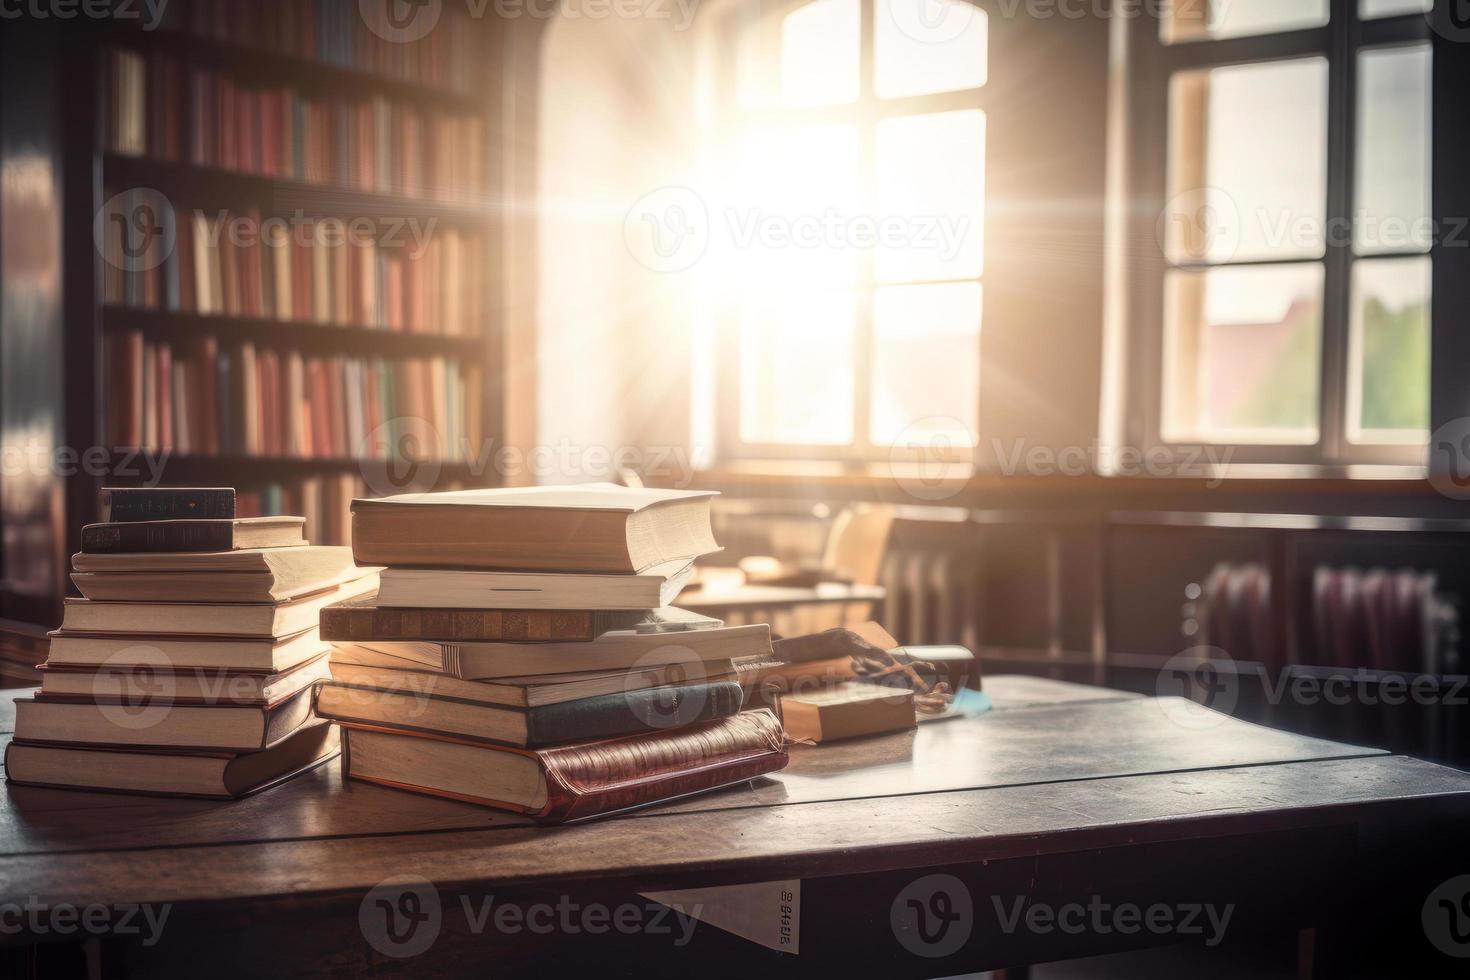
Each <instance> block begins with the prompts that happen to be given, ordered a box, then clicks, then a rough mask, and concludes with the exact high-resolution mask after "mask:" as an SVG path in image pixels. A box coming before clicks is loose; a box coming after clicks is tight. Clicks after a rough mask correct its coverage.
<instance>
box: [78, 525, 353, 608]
mask: <svg viewBox="0 0 1470 980" xmlns="http://www.w3.org/2000/svg"><path fill="white" fill-rule="evenodd" d="M135 526H138V527H141V526H143V525H135ZM376 572H377V569H375V568H362V567H360V566H358V565H357V564H355V563H354V562H353V560H352V549H350V548H334V547H327V546H324V545H301V546H299V547H295V548H253V549H247V550H241V551H213V552H173V553H169V552H161V553H152V554H140V553H127V554H115V555H99V554H88V553H86V552H83V553H81V554H77V555H73V556H72V573H73V574H72V577H71V578H72V581H73V582H74V583H76V587H77V589H78V590H80V592H81V593H82V595H84V596H86V597H87V598H88V599H102V600H114V601H124V602H182V601H192V602H284V601H286V600H288V599H295V598H299V597H301V596H305V595H310V594H312V593H314V592H322V591H324V590H326V589H333V588H337V587H339V586H342V585H344V584H347V583H352V582H362V581H364V580H365V579H368V580H371V579H372V576H373V575H374V574H375V573H376ZM374 581H375V580H374ZM361 591H363V590H358V591H356V592H354V593H353V595H358V594H360V593H361ZM339 598H346V597H345V596H342V597H339Z"/></svg>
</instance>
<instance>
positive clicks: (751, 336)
mask: <svg viewBox="0 0 1470 980" xmlns="http://www.w3.org/2000/svg"><path fill="white" fill-rule="evenodd" d="M853 325H854V315H853V301H852V294H851V293H849V292H816V291H810V292H805V293H794V294H788V295H785V296H782V297H779V298H777V297H773V298H771V299H768V300H765V301H762V302H751V303H749V304H747V305H746V306H745V307H744V308H743V309H742V311H741V318H740V438H741V439H742V440H743V441H744V442H754V443H803V444H817V445H846V444H847V443H850V442H851V441H852V437H853V431H852V414H853Z"/></svg>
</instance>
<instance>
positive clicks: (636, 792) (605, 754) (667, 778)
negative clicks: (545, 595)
mask: <svg viewBox="0 0 1470 980" xmlns="http://www.w3.org/2000/svg"><path fill="white" fill-rule="evenodd" d="M342 728H343V734H344V757H345V758H344V766H343V768H344V770H345V771H346V772H347V774H348V775H349V776H351V777H352V778H354V779H361V780H365V781H368V782H374V783H380V784H382V785H384V786H392V787H395V788H398V789H407V790H413V791H416V792H420V793H430V794H433V795H435V796H444V797H448V798H450V799H455V800H463V801H466V802H469V803H479V804H483V805H486V806H493V807H498V808H500V809H505V810H511V811H513V812H516V813H522V814H527V815H529V816H533V817H536V818H538V819H541V820H546V821H552V822H563V821H568V820H578V819H582V818H584V817H592V816H601V815H605V814H609V813H617V812H621V811H625V810H631V809H635V808H638V807H643V806H649V805H651V804H655V803H664V802H668V801H670V800H674V799H678V798H680V797H683V796H689V795H692V794H694V793H703V792H706V791H708V790H711V789H717V788H719V787H723V786H730V785H734V784H736V783H742V782H747V781H749V780H751V779H754V778H756V777H758V776H764V775H767V774H769V773H772V772H776V771H778V770H780V769H782V768H784V767H785V765H786V762H787V754H786V740H785V736H784V733H783V732H782V729H781V723H780V722H779V721H777V720H776V717H775V716H774V715H773V714H771V713H770V712H769V711H748V712H744V713H742V714H738V715H735V716H734V717H731V718H725V719H722V720H719V721H712V722H707V723H705V724H701V725H695V726H693V727H690V728H685V729H681V730H671V731H660V732H654V733H651V734H646V735H634V736H629V737H626V738H616V739H609V740H606V741H597V742H590V743H582V744H578V745H568V746H563V747H561V748H554V749H540V750H525V749H513V748H504V747H499V746H493V745H488V744H485V743H481V742H475V741H471V740H467V739H459V738H453V737H448V736H444V735H410V734H407V733H405V732H401V731H396V730H393V729H390V728H384V727H376V726H367V725H356V724H345V725H343V726H342Z"/></svg>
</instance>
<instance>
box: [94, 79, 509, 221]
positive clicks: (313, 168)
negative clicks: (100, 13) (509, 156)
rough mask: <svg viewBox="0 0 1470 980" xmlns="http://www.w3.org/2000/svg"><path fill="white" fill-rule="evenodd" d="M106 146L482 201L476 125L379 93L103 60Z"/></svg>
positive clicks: (353, 186) (467, 117) (361, 187)
mask: <svg viewBox="0 0 1470 980" xmlns="http://www.w3.org/2000/svg"><path fill="white" fill-rule="evenodd" d="M107 61H108V69H109V70H108V72H107V85H108V106H109V113H108V116H109V118H108V125H107V133H108V137H109V141H108V149H109V150H110V151H111V152H113V153H117V154H121V155H125V156H149V157H152V158H156V159H159V160H166V161H171V162H182V163H190V164H193V165H195V166H200V167H213V168H219V169H222V170H234V171H241V172H244V173H250V174H258V175H261V176H265V177H274V178H283V179H290V180H299V181H304V182H306V183H313V184H331V185H335V186H338V187H344V188H347V189H350V190H356V191H363V192H366V193H373V194H401V195H405V196H409V197H424V198H433V199H439V200H470V201H473V200H478V199H480V197H481V196H482V193H483V190H484V181H483V175H484V158H485V157H484V146H483V144H484V141H485V135H486V134H485V128H484V121H483V118H482V117H481V116H479V115H476V114H474V113H468V112H463V111H454V112H449V111H443V110H440V109H438V108H424V107H421V106H417V105H411V104H408V103H404V102H399V101H391V100H389V99H386V98H384V97H383V96H381V95H365V96H362V97H357V98H351V99H349V98H338V97H324V98H308V97H306V96H304V95H302V94H301V93H299V92H296V91H295V90H293V89H290V88H287V87H280V86H278V87H253V86H246V85H243V84H241V83H239V82H237V81H236V80H234V79H232V78H230V77H228V76H226V75H223V74H219V73H217V72H212V71H209V70H206V69H194V70H190V71H188V72H187V73H186V72H185V71H184V70H183V69H182V68H181V66H180V65H179V64H178V63H177V62H176V61H175V60H174V59H171V58H168V57H166V56H163V55H152V56H151V57H149V58H148V59H146V62H145V60H144V59H143V58H142V56H140V55H138V54H136V53H133V52H129V51H116V50H114V51H109V53H108V58H107Z"/></svg>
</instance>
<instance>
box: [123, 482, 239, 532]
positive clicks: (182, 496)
mask: <svg viewBox="0 0 1470 980" xmlns="http://www.w3.org/2000/svg"><path fill="white" fill-rule="evenodd" d="M101 517H102V521H103V523H123V524H131V523H136V522H139V521H175V520H201V519H208V520H232V519H233V518H234V517H235V491H234V490H233V489H232V488H229V487H219V488H210V489H202V490H176V489H172V488H168V487H159V488H138V489H133V488H124V489H107V490H103V491H102V494H101Z"/></svg>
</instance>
